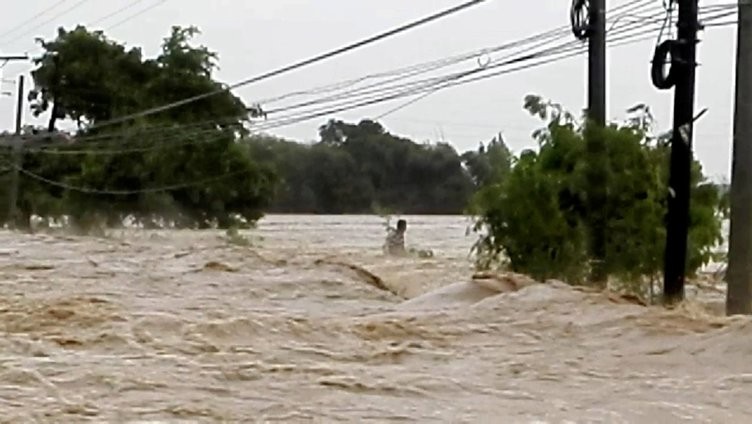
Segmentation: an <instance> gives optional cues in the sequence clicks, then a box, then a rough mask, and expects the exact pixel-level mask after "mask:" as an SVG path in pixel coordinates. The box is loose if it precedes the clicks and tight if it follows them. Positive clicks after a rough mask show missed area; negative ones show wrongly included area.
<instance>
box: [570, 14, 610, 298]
mask: <svg viewBox="0 0 752 424" xmlns="http://www.w3.org/2000/svg"><path fill="white" fill-rule="evenodd" d="M570 19H571V25H572V31H573V32H574V35H575V37H577V38H578V39H580V40H583V41H584V40H587V41H588V106H587V111H588V113H587V122H586V126H585V134H584V136H585V149H586V154H587V159H586V160H587V171H586V178H587V187H588V188H587V211H588V212H587V221H588V227H589V248H590V249H589V250H590V254H591V255H592V259H593V262H592V269H591V274H590V281H591V283H593V284H594V285H596V286H600V287H605V286H606V284H607V283H608V273H607V270H606V227H607V216H606V204H607V200H608V199H607V192H606V187H607V181H606V179H607V177H608V148H607V146H606V140H605V134H604V128H605V126H606V0H572V9H571V11H570ZM586 20H587V21H586Z"/></svg>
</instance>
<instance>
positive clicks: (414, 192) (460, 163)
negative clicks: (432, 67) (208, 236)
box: [250, 120, 508, 214]
mask: <svg viewBox="0 0 752 424" xmlns="http://www.w3.org/2000/svg"><path fill="white" fill-rule="evenodd" d="M319 137H320V139H319V141H318V142H316V143H314V144H301V143H296V142H291V141H285V140H280V139H276V138H272V137H254V138H251V139H250V143H251V145H252V152H253V157H254V159H256V160H257V161H258V162H260V163H262V164H265V165H270V166H271V167H272V169H274V171H275V172H276V174H277V176H278V178H279V184H278V186H277V190H276V194H275V196H274V200H273V201H272V203H271V205H270V207H269V209H268V210H269V211H270V212H278V213H321V214H324V213H327V214H340V213H402V214H458V213H462V212H463V211H464V209H465V208H466V206H467V205H468V202H469V201H470V198H471V197H472V196H473V194H474V193H475V191H476V187H477V186H478V185H481V184H483V183H484V182H485V181H486V180H488V179H490V178H491V177H492V176H491V170H492V169H493V166H492V164H491V162H492V160H493V158H492V155H491V154H492V153H493V152H495V151H497V150H499V151H502V152H504V154H505V155H508V152H507V150H506V148H505V147H503V145H502V144H501V143H500V142H499V141H498V140H496V139H495V140H493V141H492V142H491V143H490V144H489V148H488V149H487V148H486V147H484V146H481V148H480V149H479V150H478V151H471V152H467V153H465V154H463V155H459V154H458V153H457V151H456V150H455V149H454V148H453V147H452V146H451V145H450V144H447V143H437V144H417V143H415V142H413V141H411V140H409V139H406V138H403V137H399V136H396V135H393V134H390V133H389V132H387V131H386V130H385V129H384V128H383V127H382V126H381V125H380V124H379V123H377V122H374V121H370V120H364V121H361V122H360V123H358V124H349V123H345V122H341V121H330V122H328V123H327V124H326V125H324V126H322V127H321V128H320V131H319Z"/></svg>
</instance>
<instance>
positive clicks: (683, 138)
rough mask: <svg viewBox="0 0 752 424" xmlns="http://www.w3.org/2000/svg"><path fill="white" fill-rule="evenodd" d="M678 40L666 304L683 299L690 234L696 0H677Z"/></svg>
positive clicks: (674, 70) (673, 64) (674, 61)
mask: <svg viewBox="0 0 752 424" xmlns="http://www.w3.org/2000/svg"><path fill="white" fill-rule="evenodd" d="M678 4H679V20H678V23H677V27H678V31H677V40H676V42H675V43H674V48H673V49H672V51H671V68H672V73H673V75H674V78H675V92H674V128H673V133H672V136H671V165H670V166H671V168H670V175H669V195H668V217H667V222H666V230H667V231H666V232H667V235H666V252H665V262H664V271H663V272H664V274H663V297H664V302H665V303H667V304H672V303H676V302H678V301H681V300H683V299H684V279H685V273H686V266H687V237H688V234H689V195H690V172H691V167H692V132H693V126H694V104H695V69H696V67H697V42H698V40H697V31H698V29H699V23H698V21H697V9H698V5H697V4H698V0H678Z"/></svg>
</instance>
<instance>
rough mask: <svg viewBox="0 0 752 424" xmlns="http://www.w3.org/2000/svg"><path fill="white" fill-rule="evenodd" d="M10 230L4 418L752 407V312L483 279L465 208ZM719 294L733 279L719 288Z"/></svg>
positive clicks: (671, 415)
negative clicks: (158, 227)
mask: <svg viewBox="0 0 752 424" xmlns="http://www.w3.org/2000/svg"><path fill="white" fill-rule="evenodd" d="M408 222H409V228H408V244H412V245H414V246H415V247H418V248H428V249H432V250H433V251H434V253H435V256H434V257H433V258H428V259H417V258H416V259H411V258H400V259H388V258H385V257H384V256H383V255H382V254H381V250H380V246H381V243H382V241H383V236H384V229H383V222H382V221H381V220H380V219H379V218H376V217H311V216H302V217H301V216H272V217H268V218H265V219H264V220H263V221H262V223H261V225H260V228H259V229H258V230H255V231H253V232H252V233H251V235H250V238H251V241H252V247H248V246H244V245H242V243H237V241H238V240H234V241H235V242H234V243H232V242H228V241H227V240H225V239H224V235H223V234H222V233H219V232H208V231H207V232H168V231H162V232H154V231H151V232H146V231H135V230H128V231H124V232H114V233H113V234H111V236H110V237H108V238H84V237H67V236H60V235H41V234H40V235H17V234H12V233H8V232H5V233H0V246H1V247H0V272H1V273H2V279H1V280H0V281H1V282H2V292H0V293H1V295H0V329H1V330H2V332H3V337H2V338H1V339H0V422H13V423H18V422H65V423H69V422H70V423H73V422H147V421H148V422H175V423H177V422H358V423H362V422H451V423H463V422H465V423H479V422H488V423H527V422H551V423H563V422H608V423H618V422H645V423H654V422H660V423H671V422H682V421H685V420H689V421H692V422H707V423H748V422H752V403H751V402H750V399H752V362H750V358H752V323H751V322H750V321H749V320H746V319H742V318H737V319H726V318H718V317H713V316H711V315H710V314H707V313H704V312H703V310H702V309H701V308H700V307H699V306H697V305H695V306H688V307H683V308H679V309H677V310H675V311H665V310H662V309H660V308H648V307H644V306H640V305H638V304H635V303H633V302H629V301H627V300H624V299H622V298H618V297H615V296H613V295H605V294H600V293H592V292H587V291H582V290H575V289H572V288H569V287H566V286H564V285H563V284H558V283H555V282H550V283H546V284H537V283H534V282H530V281H526V280H525V279H522V278H511V277H508V276H507V277H504V276H501V277H495V278H491V277H493V276H487V278H480V279H476V280H473V279H472V274H473V272H472V267H471V263H470V260H469V259H468V256H467V255H468V250H469V248H470V246H471V244H472V241H473V238H472V237H470V236H466V227H467V224H468V223H467V221H465V220H464V219H463V218H458V217H430V218H429V217H409V218H408ZM705 298H708V299H721V298H722V293H720V292H715V291H714V289H712V288H707V289H705Z"/></svg>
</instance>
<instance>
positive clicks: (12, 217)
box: [8, 75, 24, 227]
mask: <svg viewBox="0 0 752 424" xmlns="http://www.w3.org/2000/svg"><path fill="white" fill-rule="evenodd" d="M23 107H24V76H23V75H21V76H19V77H18V99H17V104H16V137H15V140H14V143H13V161H12V167H13V168H11V170H10V172H11V174H10V175H11V181H10V187H9V190H10V194H9V196H8V222H9V223H10V225H11V227H15V226H16V224H17V222H18V217H17V216H16V215H17V213H16V204H17V203H18V184H19V178H18V170H19V168H20V167H21V166H22V158H23V152H22V149H23V146H22V144H21V131H22V125H23Z"/></svg>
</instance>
